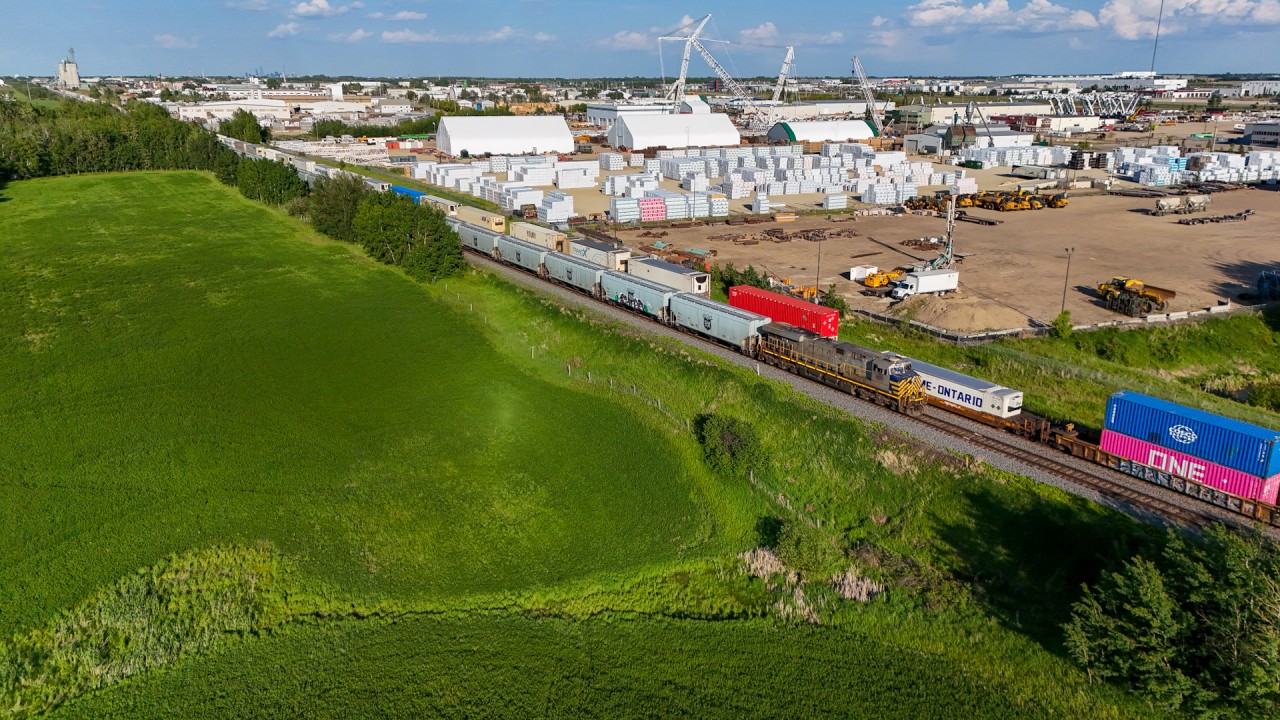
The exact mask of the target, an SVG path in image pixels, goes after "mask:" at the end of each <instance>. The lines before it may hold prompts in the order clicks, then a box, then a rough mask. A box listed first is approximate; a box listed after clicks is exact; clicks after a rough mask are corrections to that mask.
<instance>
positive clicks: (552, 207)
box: [538, 190, 573, 224]
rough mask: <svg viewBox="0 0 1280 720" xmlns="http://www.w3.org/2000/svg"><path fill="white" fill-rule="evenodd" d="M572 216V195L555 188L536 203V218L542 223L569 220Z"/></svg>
mask: <svg viewBox="0 0 1280 720" xmlns="http://www.w3.org/2000/svg"><path fill="white" fill-rule="evenodd" d="M571 217H573V197H572V196H571V195H566V194H564V193H562V192H559V191H557V190H552V191H550V192H548V193H547V195H546V197H544V198H542V203H541V204H540V205H538V219H539V220H541V221H542V222H544V223H549V224H556V223H566V222H569V218H571Z"/></svg>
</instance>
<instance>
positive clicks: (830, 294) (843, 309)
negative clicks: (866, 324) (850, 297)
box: [822, 283, 849, 317]
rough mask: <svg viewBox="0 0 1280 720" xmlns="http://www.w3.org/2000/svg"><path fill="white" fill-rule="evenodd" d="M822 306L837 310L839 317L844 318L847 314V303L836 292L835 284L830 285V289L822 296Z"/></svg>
mask: <svg viewBox="0 0 1280 720" xmlns="http://www.w3.org/2000/svg"><path fill="white" fill-rule="evenodd" d="M822 304H823V305H826V306H827V307H829V308H834V309H835V310H839V311H840V317H844V316H845V315H848V314H849V303H848V302H846V301H845V299H844V296H843V295H841V294H840V293H838V292H836V286H835V283H832V284H831V287H829V288H827V291H826V292H825V293H823V294H822Z"/></svg>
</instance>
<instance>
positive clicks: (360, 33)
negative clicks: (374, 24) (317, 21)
mask: <svg viewBox="0 0 1280 720" xmlns="http://www.w3.org/2000/svg"><path fill="white" fill-rule="evenodd" d="M372 36H373V33H371V32H369V31H367V30H365V29H364V28H357V29H356V30H353V31H352V32H349V33H333V34H332V35H329V36H328V37H329V39H330V40H332V41H334V42H345V43H357V42H360V41H361V40H363V39H365V38H367V37H372Z"/></svg>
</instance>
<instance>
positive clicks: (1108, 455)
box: [447, 217, 1280, 527]
mask: <svg viewBox="0 0 1280 720" xmlns="http://www.w3.org/2000/svg"><path fill="white" fill-rule="evenodd" d="M447 221H448V224H449V226H450V227H451V228H452V229H453V230H454V231H455V232H457V233H458V236H459V238H460V239H461V243H462V246H463V247H464V248H465V249H467V250H469V251H471V252H474V253H478V254H482V255H485V256H487V257H490V258H492V259H495V260H498V261H499V262H503V263H505V264H508V265H513V266H515V267H519V268H522V269H524V270H526V271H528V272H530V273H532V274H535V275H537V276H538V277H540V278H542V279H544V280H547V281H550V282H554V283H556V284H559V285H562V286H565V287H569V288H573V289H575V290H577V291H580V292H583V293H585V294H588V295H590V296H592V297H594V298H597V299H600V300H603V301H606V302H609V303H611V304H613V305H616V306H619V307H622V308H626V309H628V310H630V311H632V312H636V313H639V314H643V315H646V316H649V317H651V318H653V319H655V320H657V321H660V322H662V323H664V324H667V325H671V326H673V327H677V328H680V329H682V330H685V331H688V332H692V333H695V334H697V335H700V336H702V337H705V338H708V339H710V340H713V341H715V342H718V343H721V344H724V345H727V346H730V347H733V348H734V349H736V350H738V351H739V352H742V353H743V354H744V355H747V356H749V357H753V358H757V359H759V360H761V361H763V362H766V363H768V364H770V365H774V366H777V367H780V368H783V369H786V370H788V371H790V372H793V373H795V374H798V375H801V376H803V377H806V378H810V379H813V380H816V381H818V382H821V383H823V384H825V385H828V386H830V387H833V388H836V389H839V390H841V391H844V392H848V393H850V394H852V395H856V396H858V397H861V398H864V399H867V400H870V401H872V402H877V403H879V404H882V405H885V406H887V407H890V408H892V409H894V410H897V411H899V412H902V413H905V414H909V415H915V414H919V413H921V412H923V410H924V408H925V407H926V406H928V405H934V406H936V407H939V408H941V409H944V410H946V411H948V412H951V413H955V414H958V415H963V416H965V417H967V418H970V419H972V420H975V421H978V422H981V423H983V424H986V425H990V426H992V427H996V428H999V429H1002V430H1005V431H1008V432H1010V433H1013V434H1016V435H1019V436H1022V437H1025V438H1028V439H1031V440H1034V441H1037V442H1040V443H1044V444H1046V445H1049V446H1052V447H1054V448H1056V449H1058V450H1060V451H1063V452H1067V453H1070V454H1071V455H1073V456H1075V457H1079V458H1083V459H1085V460H1088V461H1090V462H1094V463H1097V464H1100V465H1103V466H1106V467H1108V468H1111V469H1113V470H1116V471H1118V472H1121V473H1124V474H1126V475H1129V476H1131V477H1135V478H1138V479H1141V480H1145V481H1147V482H1150V483H1152V484H1155V485H1159V486H1161V487H1165V488H1168V489H1170V490H1173V491H1175V492H1178V493H1181V494H1183V495H1186V496H1189V497H1193V498H1196V499H1198V500H1201V501H1203V502H1206V503H1208V504H1211V505H1215V506H1217V507H1221V508H1224V509H1226V510H1229V511H1232V512H1235V513H1238V514H1241V515H1245V516H1247V517H1249V518H1252V519H1256V520H1258V521H1261V522H1263V523H1264V524H1266V525H1269V526H1273V527H1280V508H1277V507H1276V505H1275V503H1276V499H1277V491H1278V490H1280V433H1277V432H1275V431H1272V430H1267V429H1266V428H1260V427H1256V426H1252V425H1247V424H1246V423H1239V422H1237V421H1234V420H1229V419H1227V418H1221V417H1218V416H1216V415H1210V414H1209V413H1203V412H1201V411H1198V410H1193V409H1191V408H1184V407H1182V406H1179V405H1175V404H1173V403H1163V401H1159V400H1156V399H1155V398H1145V400H1147V401H1150V402H1151V403H1152V404H1159V403H1163V405H1162V406H1161V407H1160V408H1159V409H1160V410H1162V411H1164V412H1165V414H1166V415H1165V416H1162V417H1165V419H1169V418H1172V419H1174V420H1175V421H1176V420H1177V418H1184V419H1185V420H1187V423H1185V424H1184V423H1181V422H1176V423H1175V424H1174V425H1171V426H1170V427H1169V428H1168V429H1167V432H1166V433H1165V434H1167V435H1168V436H1169V437H1170V438H1171V441H1170V442H1172V443H1178V444H1182V445H1191V444H1194V443H1195V442H1196V440H1197V439H1198V438H1200V437H1201V436H1202V433H1205V432H1207V433H1208V435H1209V436H1211V437H1213V438H1215V439H1216V442H1217V444H1216V445H1212V446H1211V447H1214V448H1216V450H1215V451H1214V452H1217V453H1218V454H1219V455H1221V456H1222V459H1224V460H1225V462H1223V463H1218V462H1214V460H1213V458H1206V457H1204V455H1203V454H1202V455H1199V456H1197V455H1194V454H1189V453H1188V452H1185V451H1186V450H1189V449H1190V448H1181V449H1180V448H1178V447H1170V446H1169V445H1170V442H1166V443H1164V444H1163V445H1162V444H1160V443H1159V442H1157V441H1158V440H1159V437H1161V436H1162V435H1161V434H1160V433H1156V432H1149V433H1148V437H1147V438H1145V439H1143V438H1136V437H1132V436H1130V435H1129V434H1127V433H1125V432H1123V431H1122V430H1119V429H1116V428H1114V427H1112V423H1113V421H1118V419H1119V418H1120V417H1121V415H1119V414H1118V411H1113V409H1112V408H1113V407H1115V406H1116V403H1117V402H1118V400H1117V398H1127V399H1130V400H1132V399H1134V398H1144V396H1137V395H1136V394H1135V393H1125V392H1124V391H1121V392H1119V393H1116V394H1115V395H1113V396H1112V397H1111V399H1110V400H1109V401H1108V415H1107V418H1106V425H1105V426H1106V430H1104V432H1103V436H1102V440H1101V442H1100V443H1091V442H1088V441H1086V440H1084V439H1082V438H1080V437H1079V434H1078V433H1077V432H1076V430H1075V427H1074V425H1073V424H1067V425H1065V426H1059V425H1055V424H1054V423H1052V422H1051V421H1049V420H1047V419H1045V418H1042V417H1038V416H1036V415H1033V414H1031V413H1029V412H1026V411H1024V410H1023V409H1022V393H1021V392H1019V391H1016V390H1012V389H1010V388H1005V387H1002V386H1000V385H997V384H994V383H991V382H988V381H985V380H981V379H979V378H974V377H971V376H967V375H963V374H961V373H957V372H955V371H952V370H948V369H946V368H941V367H938V366H935V365H930V364H928V363H924V362H921V361H918V360H912V359H911V358H909V357H905V356H902V355H897V354H894V353H887V352H880V351H877V350H873V349H870V348H864V347H860V346H858V345H854V344H851V343H845V342H839V341H836V340H834V339H831V338H830V337H824V335H828V334H834V333H830V331H829V330H828V328H826V327H825V325H823V326H822V327H819V326H818V324H819V323H823V322H824V320H823V319H822V316H821V315H817V316H814V317H813V318H811V319H810V318H806V319H805V320H803V321H800V322H801V324H803V325H806V326H812V327H797V326H795V325H792V324H788V323H784V322H773V321H772V319H771V318H769V317H766V316H763V315H757V314H755V313H752V312H749V311H748V310H744V309H742V308H740V307H730V306H726V305H723V304H721V303H718V302H714V301H711V300H708V299H707V298H705V297H702V296H700V295H693V294H690V293H684V292H680V291H678V290H676V289H675V288H672V287H668V286H666V285H662V284H660V283H657V282H653V281H652V280H647V279H645V278H641V277H636V276H634V275H628V274H626V273H622V272H618V271H616V270H614V269H609V268H606V267H603V266H601V265H597V264H595V263H592V262H588V261H586V260H583V259H581V258H577V257H573V256H571V255H565V254H563V253H560V252H556V251H553V250H549V249H547V248H545V247H542V246H540V245H535V244H533V243H529V242H525V241H523V240H519V239H516V238H512V237H510V236H508V235H504V234H503V233H501V232H498V231H496V229H490V228H487V227H481V226H479V225H475V224H472V223H470V222H466V221H464V220H460V219H458V218H456V217H449V218H447ZM735 304H737V303H735ZM815 330H818V331H819V332H820V333H821V334H819V332H814V331H815ZM1158 414H1159V413H1155V412H1151V413H1148V415H1158ZM1166 416H1167V417H1166ZM1195 428H1200V430H1199V431H1197V430H1196V429H1195ZM1241 438H1244V440H1243V441H1241V440H1240V439H1241ZM1242 443H1243V446H1249V447H1248V448H1247V449H1248V450H1249V451H1250V452H1252V453H1253V455H1251V456H1250V457H1254V461H1253V464H1252V465H1250V466H1249V467H1248V468H1246V469H1240V468H1239V467H1237V466H1236V465H1232V464H1231V462H1230V461H1231V460H1232V459H1233V458H1235V457H1237V456H1239V455H1240V453H1241V452H1242ZM1202 452H1203V451H1202ZM1219 466H1221V467H1219ZM1251 471H1252V472H1251ZM1252 473H1261V474H1252Z"/></svg>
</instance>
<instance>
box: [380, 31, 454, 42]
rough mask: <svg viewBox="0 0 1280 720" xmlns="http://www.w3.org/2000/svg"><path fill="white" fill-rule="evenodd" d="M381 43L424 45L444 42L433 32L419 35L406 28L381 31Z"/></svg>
mask: <svg viewBox="0 0 1280 720" xmlns="http://www.w3.org/2000/svg"><path fill="white" fill-rule="evenodd" d="M382 42H388V43H425V42H445V39H444V38H442V37H441V36H439V35H437V34H436V31H435V30H432V31H430V32H425V33H420V32H414V31H413V30H410V29H408V28H405V29H404V30H383V31H382Z"/></svg>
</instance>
